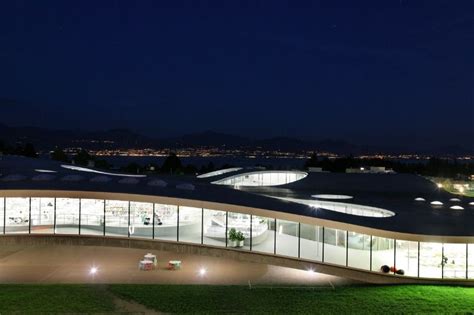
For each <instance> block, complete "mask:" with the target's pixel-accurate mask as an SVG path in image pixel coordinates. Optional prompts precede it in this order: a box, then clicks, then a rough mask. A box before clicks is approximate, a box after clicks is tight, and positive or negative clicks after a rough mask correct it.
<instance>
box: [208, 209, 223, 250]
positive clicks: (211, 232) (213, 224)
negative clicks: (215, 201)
mask: <svg viewBox="0 0 474 315" xmlns="http://www.w3.org/2000/svg"><path fill="white" fill-rule="evenodd" d="M203 232H204V236H203V243H204V244H207V245H214V246H224V247H225V246H226V212H225V211H219V210H210V209H204V231H203Z"/></svg>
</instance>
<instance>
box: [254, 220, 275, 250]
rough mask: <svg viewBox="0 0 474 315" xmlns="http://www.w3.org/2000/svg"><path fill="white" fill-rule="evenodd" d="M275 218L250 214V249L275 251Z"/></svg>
mask: <svg viewBox="0 0 474 315" xmlns="http://www.w3.org/2000/svg"><path fill="white" fill-rule="evenodd" d="M275 221H276V220H275V219H272V218H267V217H260V216H256V215H253V216H252V250H253V251H256V252H262V253H268V254H274V253H275V238H276V234H275V228H276V222H275Z"/></svg>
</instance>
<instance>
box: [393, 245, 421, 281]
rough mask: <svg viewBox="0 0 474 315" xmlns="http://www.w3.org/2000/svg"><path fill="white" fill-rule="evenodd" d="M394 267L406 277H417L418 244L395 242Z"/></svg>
mask: <svg viewBox="0 0 474 315" xmlns="http://www.w3.org/2000/svg"><path fill="white" fill-rule="evenodd" d="M395 266H396V267H397V269H403V271H404V272H405V275H406V276H411V277H418V242H411V241H400V240H397V250H396V265H395Z"/></svg>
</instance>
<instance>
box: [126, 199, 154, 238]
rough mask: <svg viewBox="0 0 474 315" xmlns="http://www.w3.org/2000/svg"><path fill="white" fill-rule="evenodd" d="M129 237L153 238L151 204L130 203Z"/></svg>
mask: <svg viewBox="0 0 474 315" xmlns="http://www.w3.org/2000/svg"><path fill="white" fill-rule="evenodd" d="M130 237H143V238H152V237H153V204H152V203H148V202H134V201H132V202H130Z"/></svg>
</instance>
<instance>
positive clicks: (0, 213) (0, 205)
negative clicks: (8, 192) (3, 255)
mask: <svg viewBox="0 0 474 315" xmlns="http://www.w3.org/2000/svg"><path fill="white" fill-rule="evenodd" d="M4 220H5V198H3V197H1V198H0V233H1V234H3V225H4Z"/></svg>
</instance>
